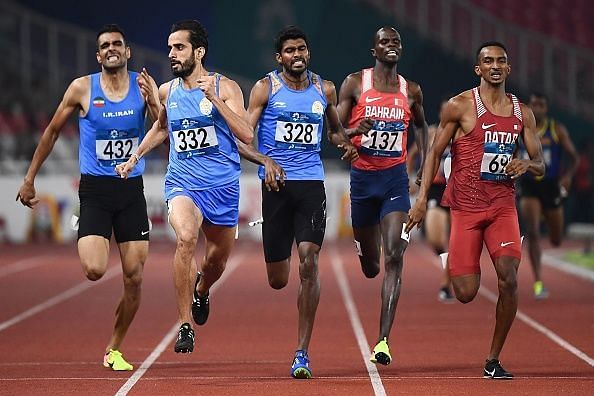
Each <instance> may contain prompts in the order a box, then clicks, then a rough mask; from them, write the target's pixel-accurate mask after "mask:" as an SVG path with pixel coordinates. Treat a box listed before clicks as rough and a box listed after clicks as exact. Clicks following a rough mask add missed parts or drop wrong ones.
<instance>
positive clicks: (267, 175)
mask: <svg viewBox="0 0 594 396" xmlns="http://www.w3.org/2000/svg"><path fill="white" fill-rule="evenodd" d="M286 177H287V175H286V174H285V170H284V169H283V168H282V167H281V166H280V165H279V164H278V163H277V162H276V161H275V160H273V159H272V158H266V159H265V160H264V185H265V186H266V189H267V190H268V191H278V190H279V185H281V186H284V185H285V179H286Z"/></svg>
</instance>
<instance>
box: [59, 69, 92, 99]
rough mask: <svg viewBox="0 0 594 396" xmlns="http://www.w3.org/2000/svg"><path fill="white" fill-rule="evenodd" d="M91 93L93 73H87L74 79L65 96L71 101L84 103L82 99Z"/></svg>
mask: <svg viewBox="0 0 594 396" xmlns="http://www.w3.org/2000/svg"><path fill="white" fill-rule="evenodd" d="M90 94H91V75H86V76H81V77H77V78H75V79H74V80H72V82H71V83H70V85H69V86H68V89H67V90H66V93H65V95H64V96H65V97H67V99H68V102H70V103H75V102H76V103H82V99H83V98H84V97H86V96H88V95H90Z"/></svg>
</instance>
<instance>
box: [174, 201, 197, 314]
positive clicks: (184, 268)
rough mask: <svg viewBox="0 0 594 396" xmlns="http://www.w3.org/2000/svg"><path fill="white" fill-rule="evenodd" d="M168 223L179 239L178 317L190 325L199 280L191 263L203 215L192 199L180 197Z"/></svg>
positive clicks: (176, 275) (176, 270) (176, 268)
mask: <svg viewBox="0 0 594 396" xmlns="http://www.w3.org/2000/svg"><path fill="white" fill-rule="evenodd" d="M169 223H170V224H171V226H172V227H173V230H174V231H175V235H176V248H175V256H174V258H173V280H174V284H175V297H176V301H177V310H178V315H179V319H180V321H181V323H190V305H191V303H192V294H193V292H192V288H193V286H194V280H195V276H196V272H192V259H193V258H194V253H195V252H196V244H197V242H198V232H199V229H200V225H201V224H202V213H201V212H200V209H198V207H196V205H195V204H194V201H193V200H192V199H191V198H190V197H187V196H184V195H178V196H175V197H173V198H172V199H171V200H170V201H169Z"/></svg>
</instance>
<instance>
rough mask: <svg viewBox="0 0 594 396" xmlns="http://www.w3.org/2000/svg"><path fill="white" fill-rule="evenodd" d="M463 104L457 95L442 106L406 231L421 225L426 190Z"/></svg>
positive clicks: (437, 167) (456, 126) (423, 215)
mask: <svg viewBox="0 0 594 396" xmlns="http://www.w3.org/2000/svg"><path fill="white" fill-rule="evenodd" d="M464 106H465V103H464V98H462V97H461V96H460V95H458V96H456V97H454V98H452V99H450V100H449V101H448V103H447V104H445V105H444V107H443V111H442V113H441V120H440V122H439V127H438V128H437V132H436V133H435V138H434V139H433V144H431V147H430V148H429V152H428V153H427V159H426V160H425V164H424V166H423V175H424V177H423V179H422V180H421V186H420V188H419V194H418V195H417V200H416V201H415V204H414V205H413V207H412V208H411V209H410V211H409V212H408V222H407V223H406V232H410V231H411V230H412V229H413V228H414V226H415V225H416V226H417V227H420V226H421V222H422V221H423V218H424V217H425V212H426V211H427V192H428V191H429V187H430V186H431V183H432V181H433V179H434V178H435V175H436V174H437V171H438V170H439V163H440V161H441V156H442V154H443V152H444V151H445V149H446V147H447V146H448V144H449V142H450V141H451V140H452V139H453V138H454V136H455V134H456V132H457V131H458V128H460V120H461V118H462V114H463V112H464Z"/></svg>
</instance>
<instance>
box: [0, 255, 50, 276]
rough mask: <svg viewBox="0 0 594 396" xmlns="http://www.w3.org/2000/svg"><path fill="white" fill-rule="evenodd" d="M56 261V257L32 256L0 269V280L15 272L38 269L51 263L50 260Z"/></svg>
mask: <svg viewBox="0 0 594 396" xmlns="http://www.w3.org/2000/svg"><path fill="white" fill-rule="evenodd" d="M55 259H57V256H49V257H48V256H44V255H40V256H34V257H29V258H26V259H22V260H18V261H16V262H14V263H12V264H9V265H5V266H2V267H0V278H2V277H4V276H7V275H11V274H15V273H17V272H22V271H26V270H28V269H31V268H35V267H40V266H42V265H46V264H49V263H51V262H52V260H55Z"/></svg>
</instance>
